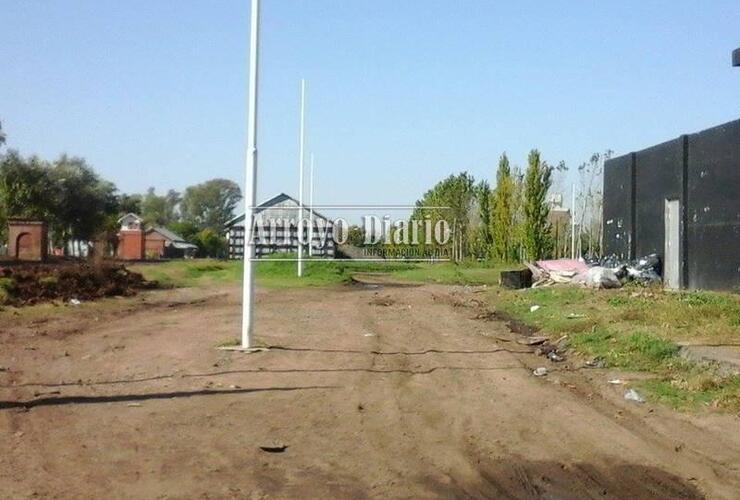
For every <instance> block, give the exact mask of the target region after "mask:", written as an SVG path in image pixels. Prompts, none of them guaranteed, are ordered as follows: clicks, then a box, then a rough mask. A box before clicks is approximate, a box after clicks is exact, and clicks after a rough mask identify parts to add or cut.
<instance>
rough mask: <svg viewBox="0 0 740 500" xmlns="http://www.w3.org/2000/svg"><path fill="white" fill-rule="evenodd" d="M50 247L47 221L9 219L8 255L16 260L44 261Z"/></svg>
mask: <svg viewBox="0 0 740 500" xmlns="http://www.w3.org/2000/svg"><path fill="white" fill-rule="evenodd" d="M48 248H49V243H48V234H47V228H46V222H44V221H40V220H32V219H17V218H9V219H8V257H10V258H11V259H14V260H33V261H44V260H46V257H47V252H48Z"/></svg>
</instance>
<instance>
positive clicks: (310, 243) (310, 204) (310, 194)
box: [308, 153, 313, 257]
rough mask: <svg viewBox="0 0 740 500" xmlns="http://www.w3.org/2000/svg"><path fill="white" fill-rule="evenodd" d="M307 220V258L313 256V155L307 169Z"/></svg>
mask: <svg viewBox="0 0 740 500" xmlns="http://www.w3.org/2000/svg"><path fill="white" fill-rule="evenodd" d="M308 220H309V221H310V224H309V228H310V229H309V230H308V256H309V257H312V256H313V153H311V163H310V164H309V167H308Z"/></svg>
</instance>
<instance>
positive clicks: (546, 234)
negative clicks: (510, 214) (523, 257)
mask: <svg viewBox="0 0 740 500" xmlns="http://www.w3.org/2000/svg"><path fill="white" fill-rule="evenodd" d="M527 163H528V164H527V171H526V173H525V174H524V227H523V230H524V231H523V235H522V237H523V244H524V249H525V251H526V253H527V258H528V259H530V260H536V259H541V258H543V257H545V256H547V255H548V254H549V252H550V251H551V248H552V236H551V235H550V224H549V223H548V220H547V218H548V215H549V213H550V208H549V207H548V205H547V200H546V197H547V192H548V190H549V189H550V185H551V184H552V169H551V168H550V167H549V166H548V165H547V164H546V163H544V162H543V161H542V160H541V159H540V152H539V151H537V150H536V149H533V150H532V151H530V153H529V159H528V162H527Z"/></svg>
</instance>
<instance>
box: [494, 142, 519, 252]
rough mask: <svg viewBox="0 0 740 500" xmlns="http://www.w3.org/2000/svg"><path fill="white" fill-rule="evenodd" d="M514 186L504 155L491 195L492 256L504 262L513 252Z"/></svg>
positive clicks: (503, 155) (507, 159)
mask: <svg viewBox="0 0 740 500" xmlns="http://www.w3.org/2000/svg"><path fill="white" fill-rule="evenodd" d="M514 184H515V180H514V178H513V177H512V174H511V167H510V165H509V158H508V157H507V156H506V153H504V154H502V155H501V158H500V159H499V162H498V170H497V171H496V189H495V190H494V193H493V207H492V212H493V215H492V217H491V226H492V227H491V233H492V236H493V254H494V256H495V257H496V258H498V259H501V260H504V261H506V260H509V259H511V258H512V251H513V241H512V239H513V237H514V228H513V225H514V208H515V207H514V189H515V185H514Z"/></svg>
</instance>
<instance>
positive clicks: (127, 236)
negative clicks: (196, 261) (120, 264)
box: [117, 214, 198, 260]
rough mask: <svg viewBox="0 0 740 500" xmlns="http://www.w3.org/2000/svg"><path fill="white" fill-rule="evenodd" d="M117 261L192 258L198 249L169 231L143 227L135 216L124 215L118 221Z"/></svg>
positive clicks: (154, 227) (142, 223) (160, 228)
mask: <svg viewBox="0 0 740 500" xmlns="http://www.w3.org/2000/svg"><path fill="white" fill-rule="evenodd" d="M118 223H119V224H120V231H119V233H118V251H117V256H118V258H119V259H124V260H143V259H177V258H183V257H184V258H192V257H195V253H196V252H197V251H198V247H197V246H196V245H193V244H192V243H189V242H187V241H185V239H184V238H183V237H182V236H180V235H179V234H176V233H174V232H172V231H170V230H169V229H166V228H163V227H156V226H152V227H145V225H144V221H143V220H142V219H141V217H139V216H138V215H136V214H126V215H124V216H123V217H121V218H120V219H118Z"/></svg>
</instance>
